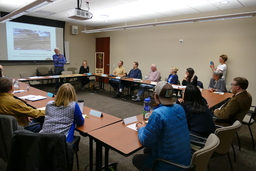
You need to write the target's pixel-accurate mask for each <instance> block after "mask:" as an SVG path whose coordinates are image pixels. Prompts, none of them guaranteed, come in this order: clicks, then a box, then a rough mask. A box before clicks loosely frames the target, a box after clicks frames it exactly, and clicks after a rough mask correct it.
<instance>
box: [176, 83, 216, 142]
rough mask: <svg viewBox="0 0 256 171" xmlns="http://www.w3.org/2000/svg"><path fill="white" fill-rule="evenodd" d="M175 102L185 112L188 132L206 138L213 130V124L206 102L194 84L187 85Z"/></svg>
mask: <svg viewBox="0 0 256 171" xmlns="http://www.w3.org/2000/svg"><path fill="white" fill-rule="evenodd" d="M177 104H180V105H181V106H182V107H183V109H184V110H185V112H186V116H187V123H188V129H189V131H190V133H192V134H195V135H198V136H201V137H205V138H207V137H208V136H209V135H210V134H211V133H213V132H214V131H215V124H214V122H213V119H212V114H211V112H210V110H209V108H208V105H207V102H206V100H205V99H204V98H203V97H202V94H201V91H200V90H199V89H198V88H197V87H196V86H194V85H188V86H187V87H186V89H185V93H184V96H183V99H178V100H177ZM191 138H193V136H192V137H191Z"/></svg>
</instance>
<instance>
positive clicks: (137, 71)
mask: <svg viewBox="0 0 256 171" xmlns="http://www.w3.org/2000/svg"><path fill="white" fill-rule="evenodd" d="M128 77H129V78H140V79H141V78H142V74H141V70H140V69H139V68H136V69H131V70H130V72H129V74H128Z"/></svg>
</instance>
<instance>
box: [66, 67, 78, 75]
mask: <svg viewBox="0 0 256 171" xmlns="http://www.w3.org/2000/svg"><path fill="white" fill-rule="evenodd" d="M68 71H72V74H76V73H77V72H76V71H77V68H76V67H69V68H68Z"/></svg>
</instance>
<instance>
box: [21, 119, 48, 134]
mask: <svg viewBox="0 0 256 171" xmlns="http://www.w3.org/2000/svg"><path fill="white" fill-rule="evenodd" d="M43 120H44V117H40V118H34V119H32V122H29V123H28V127H25V128H24V129H26V130H29V131H32V132H39V131H40V130H41V129H42V124H43ZM38 122H39V123H40V124H37V125H34V126H29V125H32V124H34V123H38Z"/></svg>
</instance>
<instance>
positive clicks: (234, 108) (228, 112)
mask: <svg viewBox="0 0 256 171" xmlns="http://www.w3.org/2000/svg"><path fill="white" fill-rule="evenodd" d="M239 109H240V105H239V102H238V101H237V100H232V99H231V100H230V101H229V102H228V104H227V105H226V106H224V107H222V108H221V109H216V110H214V115H215V116H217V117H218V118H219V119H229V118H230V116H232V115H234V114H236V113H237V112H238V111H239Z"/></svg>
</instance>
